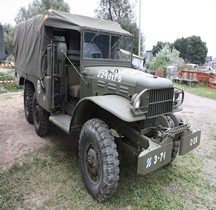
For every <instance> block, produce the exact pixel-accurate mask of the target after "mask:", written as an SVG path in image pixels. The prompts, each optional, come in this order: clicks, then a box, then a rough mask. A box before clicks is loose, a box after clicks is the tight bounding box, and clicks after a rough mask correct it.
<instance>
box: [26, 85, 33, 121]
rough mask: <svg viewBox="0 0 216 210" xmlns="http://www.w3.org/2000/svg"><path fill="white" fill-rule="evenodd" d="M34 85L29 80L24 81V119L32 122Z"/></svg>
mask: <svg viewBox="0 0 216 210" xmlns="http://www.w3.org/2000/svg"><path fill="white" fill-rule="evenodd" d="M33 95H34V86H33V84H32V83H30V82H26V84H25V89H24V111H25V117H26V120H27V121H28V122H29V123H30V124H33V114H32V104H33Z"/></svg>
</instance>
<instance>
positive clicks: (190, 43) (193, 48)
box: [173, 36, 208, 64]
mask: <svg viewBox="0 0 216 210" xmlns="http://www.w3.org/2000/svg"><path fill="white" fill-rule="evenodd" d="M173 46H174V47H175V48H176V49H177V50H178V51H179V52H180V56H181V57H182V58H183V59H184V60H185V61H186V62H189V63H196V64H203V63H205V59H206V56H207V53H208V48H207V46H206V43H205V42H203V41H202V40H201V38H200V37H199V36H191V37H188V38H180V39H177V40H176V41H175V42H174V44H173Z"/></svg>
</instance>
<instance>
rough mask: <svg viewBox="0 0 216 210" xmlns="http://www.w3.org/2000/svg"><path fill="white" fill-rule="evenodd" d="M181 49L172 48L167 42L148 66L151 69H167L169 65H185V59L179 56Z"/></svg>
mask: <svg viewBox="0 0 216 210" xmlns="http://www.w3.org/2000/svg"><path fill="white" fill-rule="evenodd" d="M179 54H180V53H179V51H177V50H176V49H174V48H173V49H170V47H169V45H168V44H166V45H165V46H164V47H163V48H162V49H161V50H160V51H159V52H158V53H157V54H156V56H154V57H153V58H152V59H151V60H150V61H149V62H147V64H146V67H147V68H148V69H151V70H156V69H163V70H164V69H165V67H166V66H168V65H174V64H175V65H177V66H178V67H182V66H184V60H183V59H182V58H180V57H179Z"/></svg>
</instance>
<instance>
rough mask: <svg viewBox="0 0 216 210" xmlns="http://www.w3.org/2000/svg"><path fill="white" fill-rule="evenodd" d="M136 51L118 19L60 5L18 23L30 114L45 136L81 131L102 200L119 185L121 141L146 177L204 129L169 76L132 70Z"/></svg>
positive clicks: (93, 185) (86, 166)
mask: <svg viewBox="0 0 216 210" xmlns="http://www.w3.org/2000/svg"><path fill="white" fill-rule="evenodd" d="M132 49H133V36H132V35H131V34H130V33H129V32H127V31H125V30H123V29H122V28H121V26H120V25H119V24H118V23H116V22H112V21H106V20H100V19H96V18H90V17H85V16H80V15H74V14H69V13H65V12H60V11H55V10H49V11H47V13H46V14H45V15H37V16H35V17H33V18H31V19H29V20H27V21H24V22H21V23H19V24H18V25H17V26H16V27H15V29H14V56H15V69H16V72H15V75H16V82H17V84H19V85H23V86H24V111H25V117H26V120H27V121H28V122H29V123H32V124H34V127H35V130H36V132H37V134H38V135H39V136H44V135H46V134H47V132H48V129H49V123H53V124H54V125H56V126H57V127H59V128H60V129H62V130H63V131H65V132H66V133H67V134H69V135H70V134H72V133H73V132H79V133H80V135H79V160H80V168H81V172H82V176H83V181H84V184H85V186H86V188H87V190H88V192H89V193H90V194H91V195H92V197H93V198H94V199H96V200H98V201H100V202H102V201H107V200H109V199H110V198H111V197H112V196H113V194H114V193H115V191H116V189H117V186H118V181H119V172H120V171H119V158H118V147H117V145H118V144H119V143H120V142H121V143H122V144H123V145H126V146H125V147H124V148H125V149H127V148H134V151H139V152H138V155H137V173H138V174H140V175H145V174H148V173H150V172H153V171H155V170H157V169H159V168H161V167H163V166H165V165H167V164H169V163H170V162H172V161H173V160H174V159H175V157H176V156H177V155H184V154H186V153H188V152H190V151H191V150H193V149H194V148H196V147H197V146H198V145H199V143H200V135H201V132H200V130H191V129H190V125H189V124H188V123H184V121H183V120H182V119H181V118H180V117H179V116H177V115H176V114H174V113H175V112H177V111H180V110H181V109H182V103H183V100H184V92H183V91H182V90H180V89H176V88H174V87H173V84H172V82H171V81H170V80H168V79H166V78H159V77H157V76H153V75H150V74H147V73H144V72H143V71H139V70H137V69H134V68H132ZM122 52H124V53H122ZM125 52H128V53H125ZM71 141H73V138H72V139H71ZM127 146H128V147H127Z"/></svg>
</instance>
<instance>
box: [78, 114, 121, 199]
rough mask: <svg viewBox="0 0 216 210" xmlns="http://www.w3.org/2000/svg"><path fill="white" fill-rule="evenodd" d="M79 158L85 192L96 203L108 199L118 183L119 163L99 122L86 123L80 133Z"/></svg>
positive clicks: (110, 141) (113, 143) (104, 128)
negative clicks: (86, 191)
mask: <svg viewBox="0 0 216 210" xmlns="http://www.w3.org/2000/svg"><path fill="white" fill-rule="evenodd" d="M79 158H80V166H81V171H82V175H83V180H84V183H85V185H86V188H87V190H88V192H89V193H90V194H91V195H92V197H93V198H94V199H96V200H97V201H99V202H103V201H107V200H109V199H110V198H111V197H112V196H113V194H114V193H115V191H116V189H117V186H118V180H119V160H118V152H117V149H116V144H115V142H114V138H113V136H112V135H111V131H110V130H109V128H108V126H107V125H106V124H105V123H104V122H103V121H102V120H99V119H95V118H94V119H91V120H89V121H87V122H86V123H85V124H84V125H83V128H82V130H81V134H80V140H79Z"/></svg>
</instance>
